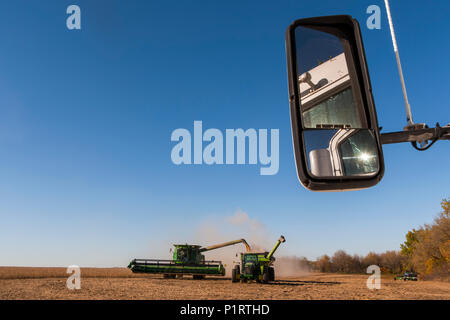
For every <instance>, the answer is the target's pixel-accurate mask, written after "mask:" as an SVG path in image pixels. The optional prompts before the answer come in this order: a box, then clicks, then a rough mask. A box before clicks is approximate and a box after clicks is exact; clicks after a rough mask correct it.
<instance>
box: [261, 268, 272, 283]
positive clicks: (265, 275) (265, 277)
mask: <svg viewBox="0 0 450 320" xmlns="http://www.w3.org/2000/svg"><path fill="white" fill-rule="evenodd" d="M269 281H270V274H269V271H268V270H267V269H266V270H264V273H263V278H262V282H263V283H268V282H269Z"/></svg>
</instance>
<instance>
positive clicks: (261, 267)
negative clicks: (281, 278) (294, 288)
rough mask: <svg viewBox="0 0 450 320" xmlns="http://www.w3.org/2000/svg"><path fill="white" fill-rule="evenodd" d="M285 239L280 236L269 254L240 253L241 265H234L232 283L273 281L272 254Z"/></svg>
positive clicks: (273, 259)
mask: <svg viewBox="0 0 450 320" xmlns="http://www.w3.org/2000/svg"><path fill="white" fill-rule="evenodd" d="M285 241H286V239H285V238H284V237H283V236H281V237H280V239H278V241H277V243H276V244H275V246H274V247H273V249H272V250H271V251H270V252H263V253H250V252H247V253H241V264H240V265H236V266H235V267H234V268H233V270H232V275H231V281H232V282H239V281H241V282H247V281H249V280H256V281H257V282H263V283H268V282H270V281H274V280H275V269H274V268H273V266H272V265H273V262H274V261H275V258H274V257H273V254H274V253H275V251H276V250H277V249H278V247H279V246H280V244H281V243H282V242H285Z"/></svg>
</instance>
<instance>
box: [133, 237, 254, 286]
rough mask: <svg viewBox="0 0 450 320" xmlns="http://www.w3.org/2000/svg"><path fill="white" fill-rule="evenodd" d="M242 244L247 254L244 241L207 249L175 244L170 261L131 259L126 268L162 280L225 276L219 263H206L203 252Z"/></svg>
mask: <svg viewBox="0 0 450 320" xmlns="http://www.w3.org/2000/svg"><path fill="white" fill-rule="evenodd" d="M238 243H243V244H244V245H245V247H246V250H247V252H250V250H251V249H250V246H249V245H248V243H247V241H245V239H239V240H234V241H229V242H225V243H220V244H216V245H212V246H208V247H202V246H199V245H191V244H175V245H174V247H175V248H174V250H173V259H172V260H156V259H133V260H132V261H131V262H130V264H129V265H128V268H129V269H130V270H131V271H132V272H134V273H156V274H163V276H164V278H175V277H179V278H181V277H183V275H192V276H193V278H194V279H204V278H205V276H207V275H215V276H225V267H224V266H223V264H222V262H221V261H207V260H205V256H204V255H203V254H202V253H203V252H206V251H210V250H215V249H219V248H223V247H227V246H231V245H235V244H238Z"/></svg>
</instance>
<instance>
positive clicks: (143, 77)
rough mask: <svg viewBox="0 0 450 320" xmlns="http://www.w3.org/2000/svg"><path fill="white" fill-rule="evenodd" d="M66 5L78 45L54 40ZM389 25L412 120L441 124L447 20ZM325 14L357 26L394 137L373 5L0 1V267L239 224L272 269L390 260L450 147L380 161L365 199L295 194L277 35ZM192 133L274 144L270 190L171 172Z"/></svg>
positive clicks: (142, 251) (397, 119)
mask: <svg viewBox="0 0 450 320" xmlns="http://www.w3.org/2000/svg"><path fill="white" fill-rule="evenodd" d="M70 4H77V5H79V6H80V7H81V11H82V12H81V14H82V30H81V31H69V30H68V29H67V28H66V18H67V15H66V13H65V11H66V8H67V6H68V5H70ZM371 4H378V5H379V6H380V7H381V9H382V11H381V14H382V16H381V18H382V25H381V30H368V29H367V28H366V26H365V24H366V23H365V21H366V19H367V18H368V16H369V15H368V14H366V8H367V7H368V6H369V5H371ZM391 10H392V14H393V19H394V24H395V27H396V31H397V40H398V44H399V49H400V54H401V58H402V63H403V68H404V74H405V77H406V84H407V88H408V93H409V98H410V103H411V106H412V108H413V116H414V120H415V121H416V122H425V123H428V124H429V125H434V123H435V122H436V121H439V122H440V123H441V124H446V123H449V122H450V115H449V106H450V102H449V101H450V90H448V85H449V84H448V74H449V73H450V59H448V53H449V52H450V40H449V38H448V34H450V24H448V21H447V20H448V13H449V12H450V3H448V2H445V1H440V2H438V1H433V3H428V2H423V1H409V2H408V3H407V5H406V4H405V3H403V2H400V1H391ZM332 14H350V15H352V16H354V17H356V18H357V19H358V20H359V21H360V23H361V27H362V33H363V40H364V44H365V48H366V54H367V59H368V64H369V70H370V72H371V80H372V85H373V91H374V98H375V103H376V107H377V111H378V118H379V123H380V125H381V126H383V132H389V131H397V130H401V129H402V128H403V126H404V124H405V112H404V106H403V99H402V93H401V87H400V82H399V78H398V75H397V69H396V68H397V67H396V64H395V57H394V53H393V49H392V43H391V38H390V34H389V27H388V24H387V19H386V15H385V10H384V2H383V1H380V0H371V1H334V0H333V1H319V2H314V3H313V4H312V3H311V2H307V1H277V2H274V1H225V2H224V1H221V2H219V1H203V0H202V1H177V2H164V1H158V2H156V1H100V0H96V1H82V0H71V1H65V0H59V1H47V0H45V1H23V0H21V1H2V2H1V4H0V39H2V40H1V43H0V265H34V266H52V265H57V266H68V265H70V264H78V265H81V266H125V265H126V264H127V263H128V261H129V260H130V259H131V258H133V257H136V256H139V257H155V258H156V257H164V258H165V257H167V256H168V249H169V247H170V244H171V243H172V242H182V241H194V240H195V241H196V242H199V243H201V244H203V243H205V244H208V243H211V239H206V238H202V237H201V236H199V228H200V226H202V225H204V223H205V221H210V222H211V221H213V222H214V223H215V224H217V225H219V226H220V225H221V224H222V222H223V220H224V219H226V217H228V216H231V215H233V214H234V213H235V212H236V211H238V210H242V211H244V212H246V213H247V214H248V215H249V216H250V218H251V219H254V220H255V221H260V222H261V223H262V224H264V225H265V228H266V231H267V237H268V239H269V240H270V242H272V241H275V240H276V238H277V237H278V236H279V235H280V234H283V235H285V236H286V239H287V242H286V243H285V245H284V247H283V248H281V249H280V252H281V253H280V254H288V255H303V256H306V257H308V258H316V257H317V256H319V255H321V254H323V253H327V254H332V253H333V252H334V251H335V250H338V249H344V250H346V251H347V252H349V253H352V254H353V253H359V254H365V253H367V252H368V251H371V250H372V251H384V250H388V249H398V248H399V245H400V243H401V242H402V241H403V240H404V235H405V233H406V232H407V231H408V230H409V229H411V228H413V227H417V226H419V225H421V224H423V223H426V222H431V221H432V219H433V217H434V216H435V215H436V214H437V213H438V212H439V211H440V201H441V199H443V198H445V197H448V196H449V195H450V188H449V187H450V182H449V181H450V170H449V166H448V163H449V159H450V148H449V147H450V144H449V143H448V142H438V143H436V145H435V146H433V147H432V148H431V149H430V150H429V151H426V152H417V151H415V150H414V149H413V148H412V147H411V146H410V145H409V144H397V145H387V146H385V147H384V148H383V150H384V157H385V163H386V173H385V176H384V179H383V180H382V181H381V183H379V184H378V185H377V186H375V187H374V188H371V189H368V190H363V191H354V192H341V193H314V192H311V191H307V190H306V189H304V188H303V187H302V186H301V185H300V183H299V181H298V180H297V174H296V169H295V163H294V157H293V152H292V146H291V129H290V118H289V104H288V91H287V76H286V57H285V48H284V32H285V30H286V28H287V26H288V25H289V24H290V23H291V22H292V21H293V20H295V19H298V18H302V17H311V16H320V15H332ZM194 120H202V121H203V126H204V128H218V129H221V130H223V131H224V130H225V129H226V128H244V129H247V128H256V129H258V128H267V129H271V128H278V129H279V130H280V169H279V172H278V174H277V175H274V176H261V175H259V166H256V165H246V166H236V165H235V166H219V165H216V166H207V165H202V166H194V165H191V166H176V165H174V164H173V163H172V162H171V159H170V152H171V148H172V147H173V145H174V143H172V142H171V141H170V135H171V133H172V131H173V130H174V129H176V128H187V129H189V130H192V127H193V121H194ZM200 234H201V233H200ZM234 235H235V234H234V233H233V236H234ZM236 235H237V234H236ZM242 236H246V235H245V234H242ZM223 237H226V236H225V235H224V236H223Z"/></svg>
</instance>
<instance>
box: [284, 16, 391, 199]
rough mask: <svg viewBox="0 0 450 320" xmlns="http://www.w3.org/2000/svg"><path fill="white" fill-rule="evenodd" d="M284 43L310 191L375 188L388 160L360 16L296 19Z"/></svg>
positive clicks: (297, 143)
mask: <svg viewBox="0 0 450 320" xmlns="http://www.w3.org/2000/svg"><path fill="white" fill-rule="evenodd" d="M358 39H359V41H358ZM286 44H287V45H286V48H287V55H288V74H289V85H290V86H289V90H290V97H291V100H290V104H291V106H290V107H291V118H292V130H293V132H292V134H293V136H294V137H293V138H294V139H293V140H294V150H295V156H296V161H297V170H298V175H299V178H300V181H301V182H302V184H303V185H304V186H305V187H307V188H308V189H311V190H330V191H331V190H348V189H360V188H366V187H370V186H373V185H374V184H376V183H377V182H378V181H379V180H380V179H381V177H382V174H383V171H384V165H383V157H382V151H381V145H380V142H379V141H380V140H379V132H378V125H377V119H376V112H375V106H374V103H373V98H372V95H371V90H370V88H369V87H370V81H369V77H368V73H367V67H366V65H365V58H364V50H363V48H362V42H361V41H360V34H359V26H358V24H357V22H356V20H353V19H352V18H351V17H348V16H333V17H320V18H311V19H303V20H297V21H296V22H294V23H293V24H292V25H291V26H290V27H289V28H288V31H287V34H286Z"/></svg>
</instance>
